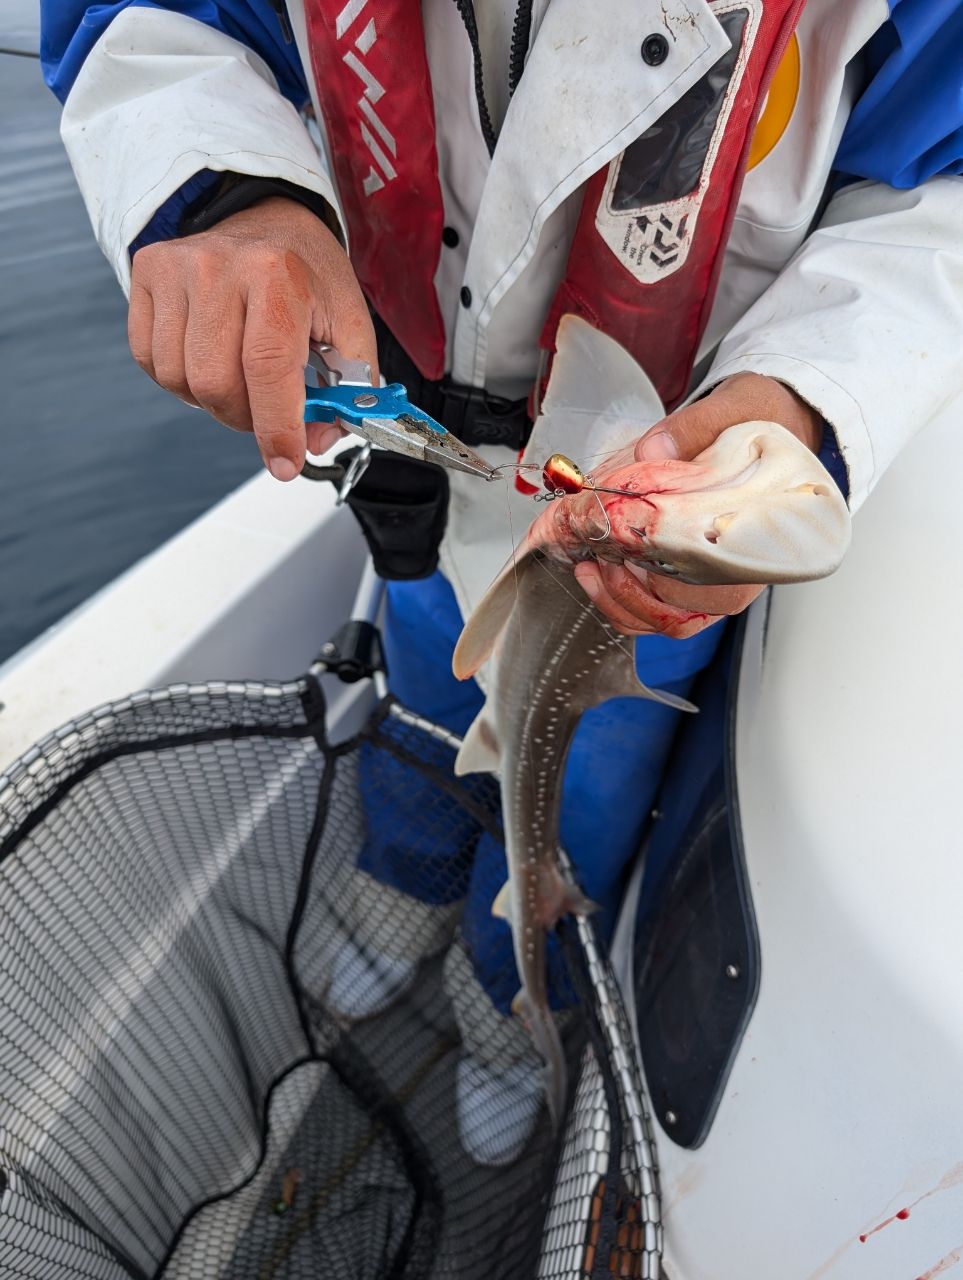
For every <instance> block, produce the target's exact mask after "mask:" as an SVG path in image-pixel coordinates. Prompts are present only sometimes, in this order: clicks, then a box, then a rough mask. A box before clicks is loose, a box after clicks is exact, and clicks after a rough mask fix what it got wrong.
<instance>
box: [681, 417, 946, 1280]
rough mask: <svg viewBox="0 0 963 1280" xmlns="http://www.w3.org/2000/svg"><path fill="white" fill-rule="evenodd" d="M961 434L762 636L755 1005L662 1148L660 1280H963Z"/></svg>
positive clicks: (740, 769)
mask: <svg viewBox="0 0 963 1280" xmlns="http://www.w3.org/2000/svg"><path fill="white" fill-rule="evenodd" d="M961 426H963V406H961V405H959V404H958V405H957V406H956V407H955V409H954V410H952V411H948V412H947V413H945V414H944V415H943V416H942V418H941V419H940V420H939V421H938V422H936V423H935V424H933V425H932V426H931V427H930V428H928V429H927V430H926V431H925V432H924V433H923V434H922V435H921V436H920V437H918V438H917V439H916V440H915V441H914V442H913V444H911V445H910V446H909V447H908V448H907V450H906V452H905V454H904V455H902V456H901V457H900V458H899V460H898V461H897V463H896V464H894V466H893V468H892V470H891V471H890V472H889V473H887V475H886V477H885V478H884V480H883V482H882V483H881V485H880V487H879V489H878V491H877V492H876V494H875V495H874V496H873V497H872V499H871V500H870V501H869V502H868V503H867V505H866V506H865V507H864V508H863V510H862V511H861V513H860V515H859V517H858V519H857V520H856V522H855V527H854V541H853V546H852V549H851V551H850V554H849V556H848V558H847V560H846V561H845V562H844V564H843V567H842V569H841V570H840V571H839V572H838V573H837V574H836V575H835V577H832V578H829V579H828V580H826V581H824V582H820V583H816V584H810V585H806V586H793V587H782V588H777V589H776V590H775V591H774V593H773V600H772V610H771V615H770V618H769V622H768V630H765V629H764V610H762V609H757V610H756V611H755V613H754V615H753V617H752V619H751V622H750V627H749V634H748V636H747V639H746V647H745V651H744V655H743V663H742V674H741V684H740V699H739V711H738V728H737V761H736V767H737V776H738V790H739V801H740V805H741V810H742V831H743V836H744V840H745V849H746V858H747V864H748V871H749V878H750V882H751V888H752V895H753V903H754V908H755V912H756V916H757V921H758V927H759V935H760V945H761V954H762V978H761V987H760V993H759V999H758V1003H757V1006H756V1009H755V1012H754V1014H753V1017H752V1020H751V1022H750V1024H749V1029H748V1033H747V1035H746V1037H745V1039H744V1041H743V1043H742V1045H741V1047H740V1049H739V1053H738V1057H737V1059H736V1062H735V1065H734V1069H733V1071H732V1074H731V1076H730V1078H729V1081H728V1085H727V1088H726V1090H725V1096H724V1098H723V1101H722V1103H721V1106H720V1108H719V1112H718V1114H717V1116H716V1119H715V1122H714V1124H713V1126H712V1128H711V1130H710V1133H709V1136H708V1138H707V1140H706V1142H705V1144H704V1145H703V1147H702V1148H701V1149H699V1150H697V1151H691V1152H690V1151H684V1150H682V1149H681V1148H679V1147H677V1146H675V1145H674V1144H673V1143H672V1142H671V1141H669V1139H668V1138H667V1137H666V1136H665V1134H664V1133H662V1132H661V1131H660V1132H659V1134H658V1139H659V1153H660V1160H661V1165H662V1186H663V1196H664V1212H665V1228H666V1269H667V1272H668V1274H669V1276H671V1278H672V1280H932V1278H935V1277H937V1276H939V1277H940V1278H941V1280H942V1277H943V1276H947V1277H948V1280H953V1277H954V1276H956V1275H959V1276H960V1277H961V1280H963V839H961V834H960V815H961V790H963V733H961V724H963V677H961V658H963V595H961V587H963V572H961V568H960V550H959V548H960V527H959V514H958V513H959V477H960V474H961V471H963V432H961V430H960V428H961ZM763 641H765V650H764V653H763ZM903 1211H908V1212H906V1213H904V1212H903ZM863 1236H865V1237H866V1238H865V1240H862V1239H861V1237H863Z"/></svg>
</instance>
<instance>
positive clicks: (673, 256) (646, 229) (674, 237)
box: [622, 213, 689, 271]
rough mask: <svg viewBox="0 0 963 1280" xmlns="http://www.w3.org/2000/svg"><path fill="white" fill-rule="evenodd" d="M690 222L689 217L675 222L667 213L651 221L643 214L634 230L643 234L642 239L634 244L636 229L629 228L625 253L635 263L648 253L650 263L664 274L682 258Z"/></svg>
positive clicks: (624, 241)
mask: <svg viewBox="0 0 963 1280" xmlns="http://www.w3.org/2000/svg"><path fill="white" fill-rule="evenodd" d="M688 221H689V215H688V213H684V214H683V215H682V217H681V218H675V219H673V218H670V217H669V216H668V215H667V214H665V213H660V214H659V216H658V217H657V218H650V217H649V216H648V215H647V214H644V213H643V214H642V216H641V217H638V218H636V219H635V228H634V230H635V232H636V233H638V232H641V233H642V234H641V238H640V237H639V236H638V235H637V234H636V237H635V241H634V243H633V229H632V228H630V227H628V228H626V232H625V239H624V240H623V242H622V252H623V254H625V255H626V256H627V257H628V259H629V261H630V262H631V261H635V260H636V259H637V257H638V255H639V254H642V253H648V255H649V259H650V261H651V262H652V263H653V264H654V265H655V266H656V267H657V268H658V270H660V271H664V270H665V268H666V267H670V266H671V265H672V263H673V262H675V261H677V259H678V257H679V253H680V252H681V250H682V246H683V244H684V243H685V228H686V223H687V222H688Z"/></svg>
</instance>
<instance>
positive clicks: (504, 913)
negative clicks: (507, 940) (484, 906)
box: [492, 880, 515, 925]
mask: <svg viewBox="0 0 963 1280" xmlns="http://www.w3.org/2000/svg"><path fill="white" fill-rule="evenodd" d="M492 915H493V916H494V917H495V918H496V920H505V921H506V922H507V923H508V924H509V925H512V924H513V923H514V920H515V912H514V911H513V910H512V897H511V886H510V884H509V881H507V880H506V881H505V883H504V884H503V885H502V887H501V888H500V889H499V890H498V892H497V893H496V894H495V901H494V902H493V903H492Z"/></svg>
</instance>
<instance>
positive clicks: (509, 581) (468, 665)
mask: <svg viewBox="0 0 963 1280" xmlns="http://www.w3.org/2000/svg"><path fill="white" fill-rule="evenodd" d="M531 567H532V558H531V556H530V555H522V556H518V557H515V556H513V557H512V558H511V560H509V562H508V564H506V565H505V567H504V569H502V571H501V573H500V574H499V575H498V577H497V578H496V579H495V581H494V582H493V583H492V585H491V586H490V587H489V588H488V590H487V591H486V592H485V594H484V595H483V596H482V598H481V600H480V601H479V602H478V604H477V605H476V606H475V608H474V609H473V610H472V614H471V617H470V618H469V619H468V621H467V622H466V623H465V628H464V630H463V631H462V633H461V635H460V636H459V637H458V643H457V644H456V645H455V653H454V657H453V658H452V662H451V669H452V671H453V672H454V673H455V675H456V676H457V677H458V679H459V680H468V679H470V678H471V677H472V676H473V675H474V674H475V672H476V671H477V670H478V668H479V667H480V666H481V665H482V663H484V662H486V661H487V660H488V659H489V658H490V657H491V655H492V650H493V649H494V648H495V645H496V643H497V641H498V637H499V636H500V635H501V633H502V632H503V631H504V629H505V624H506V623H507V622H508V619H509V618H510V617H511V615H512V610H513V609H514V608H515V602H516V600H517V599H518V589H519V584H520V583H521V581H522V579H523V578H524V577H526V575H527V574H528V573H529V572H530V571H531Z"/></svg>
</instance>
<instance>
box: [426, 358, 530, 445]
mask: <svg viewBox="0 0 963 1280" xmlns="http://www.w3.org/2000/svg"><path fill="white" fill-rule="evenodd" d="M438 391H439V392H440V394H441V397H442V402H443V405H444V408H443V410H442V412H441V421H442V422H443V423H444V425H445V426H446V427H447V428H448V430H449V431H450V432H451V433H452V435H454V436H457V437H458V439H459V440H463V441H464V442H465V444H467V445H471V446H472V448H477V447H478V446H479V445H486V444H500V445H506V446H507V447H508V448H509V449H514V450H515V452H516V453H518V452H520V451H521V450H522V449H524V448H525V446H526V444H528V437H529V436H530V435H531V433H532V423H531V420H530V418H529V416H528V400H527V399H523V400H506V399H505V398H504V397H503V396H493V395H491V394H490V393H489V392H487V391H485V390H484V389H483V388H482V387H466V386H463V385H462V384H461V383H458V382H452V381H451V379H450V378H447V377H446V378H443V379H442V380H441V382H440V383H439V384H438Z"/></svg>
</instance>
